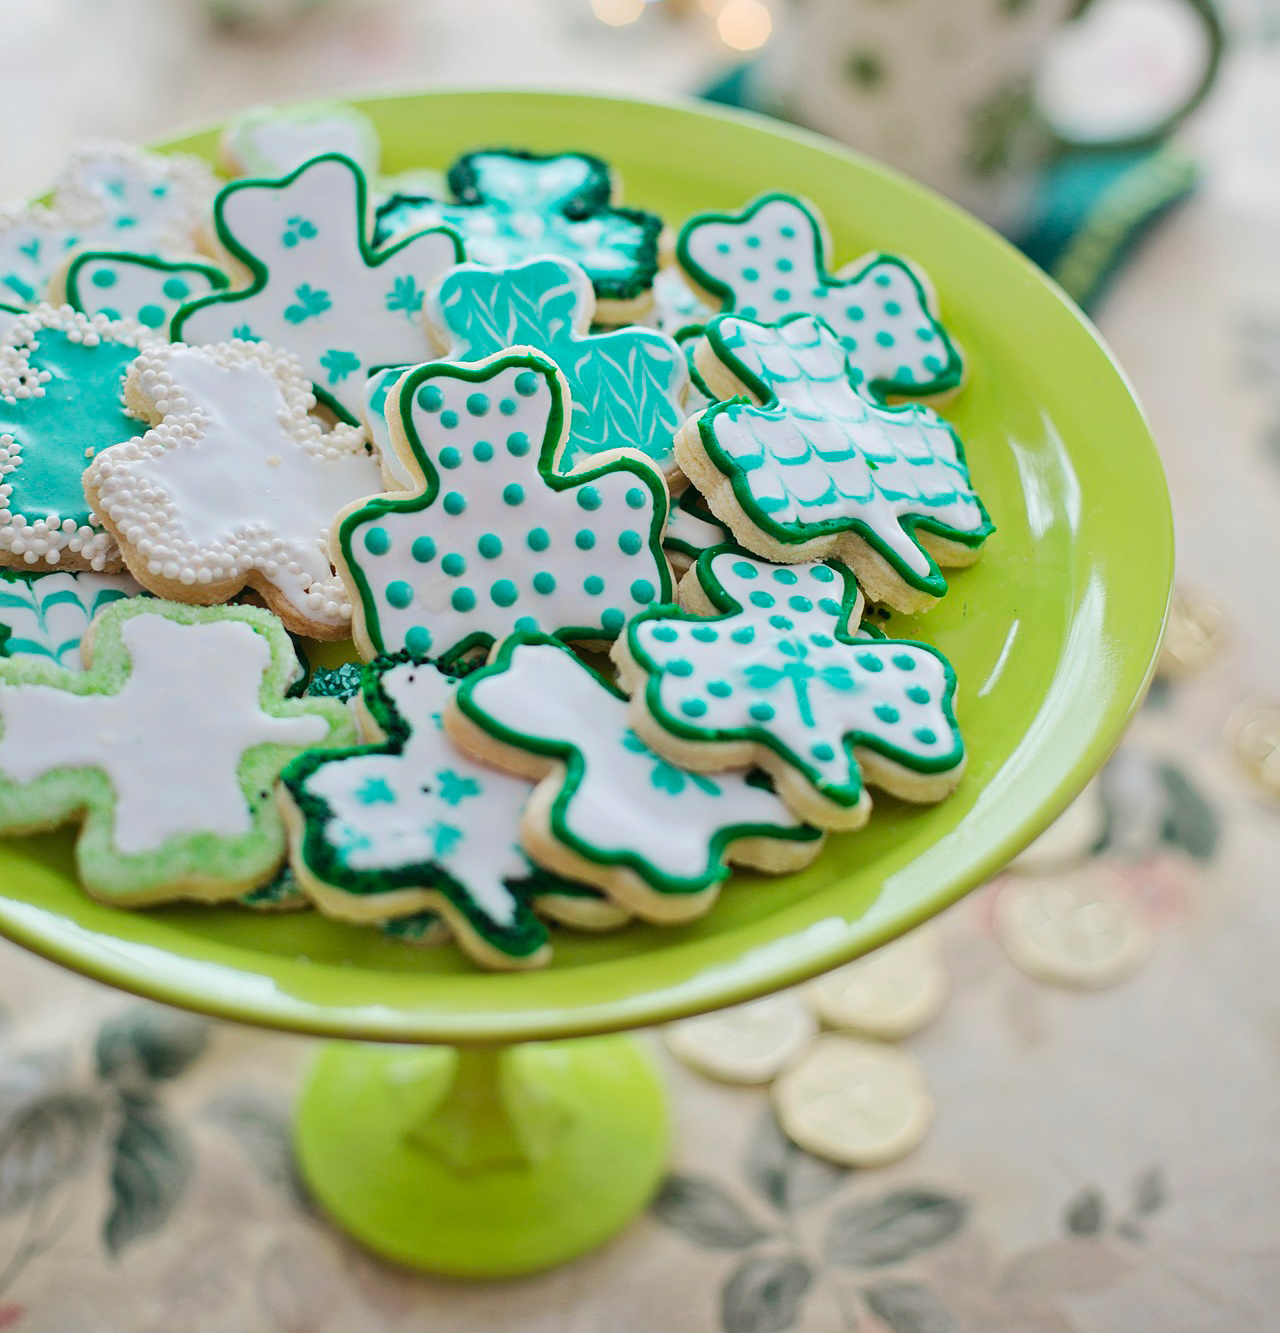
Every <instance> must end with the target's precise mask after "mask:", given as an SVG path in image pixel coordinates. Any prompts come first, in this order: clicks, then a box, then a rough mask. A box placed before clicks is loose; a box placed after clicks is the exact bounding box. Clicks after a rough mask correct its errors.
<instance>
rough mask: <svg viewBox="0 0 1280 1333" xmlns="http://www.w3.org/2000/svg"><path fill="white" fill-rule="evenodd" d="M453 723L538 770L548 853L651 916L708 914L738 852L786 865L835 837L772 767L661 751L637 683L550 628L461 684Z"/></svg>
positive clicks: (508, 642)
mask: <svg viewBox="0 0 1280 1333" xmlns="http://www.w3.org/2000/svg"><path fill="white" fill-rule="evenodd" d="M445 727H446V729H447V730H448V732H449V734H450V736H452V737H453V738H454V740H455V741H457V743H458V744H459V746H460V747H461V748H462V749H464V750H465V751H467V752H468V753H469V754H471V755H473V756H474V757H475V758H476V759H478V760H479V761H480V762H482V763H488V764H493V765H496V766H497V767H499V768H502V769H504V770H506V771H508V772H513V773H520V774H522V775H523V776H525V777H527V778H531V779H534V780H536V781H537V782H538V786H537V789H536V790H535V791H534V794H533V796H532V797H531V798H530V800H529V802H528V804H527V805H526V806H525V808H524V814H523V815H522V817H521V821H520V837H521V842H522V843H523V846H524V848H525V850H526V851H527V852H528V853H529V856H530V857H531V858H532V860H533V861H534V862H535V863H536V864H538V865H541V866H543V867H545V868H546V869H548V870H551V871H554V872H555V873H557V874H560V875H563V876H565V877H566V878H568V879H573V880H578V881H581V882H582V883H585V884H590V885H592V886H594V887H595V888H597V889H599V890H600V891H601V892H602V893H604V894H606V895H607V896H608V897H609V898H611V899H613V900H614V901H615V902H617V903H620V904H621V905H622V906H623V907H625V908H626V909H627V910H628V911H631V912H634V913H635V915H636V916H638V917H641V918H642V919H644V920H646V921H653V922H658V923H670V922H677V921H687V920H690V919H691V918H693V917H696V916H700V915H702V914H703V913H704V912H706V911H707V909H708V908H709V907H710V906H711V904H712V903H713V902H714V901H715V897H716V895H717V893H718V892H719V889H720V887H721V885H722V884H723V883H724V882H725V880H726V879H727V878H728V876H729V867H730V864H731V863H733V864H737V865H746V866H752V867H753V868H755V869H758V870H763V871H766V872H768V873H772V874H778V873H781V872H783V871H786V870H794V869H798V868H799V867H800V866H802V865H807V864H808V863H809V861H811V860H812V859H813V858H814V857H815V856H816V855H817V854H818V851H819V849H820V848H821V845H822V839H821V835H820V834H819V833H818V832H817V830H815V829H812V828H809V827H807V826H806V825H804V824H803V823H801V822H800V820H798V819H796V818H795V817H794V816H793V815H792V814H791V813H790V812H789V811H788V810H787V808H786V806H785V805H784V804H783V803H782V801H781V800H780V799H779V798H778V796H777V795H776V794H775V793H774V792H773V790H772V789H771V788H770V787H769V785H768V783H767V782H766V781H765V780H764V778H763V776H762V775H761V774H758V773H749V772H747V771H746V770H745V769H744V770H742V771H737V772H725V773H717V774H716V775H715V776H714V777H708V776H705V775H704V774H701V773H693V772H689V771H687V770H685V769H682V768H679V767H677V766H676V765H674V764H671V763H668V762H667V761H666V760H665V759H663V758H662V757H661V756H660V755H658V754H655V753H654V752H653V751H652V750H651V749H650V748H649V746H648V745H646V744H645V742H644V741H643V740H642V739H641V738H640V736H639V735H638V734H637V733H636V732H635V731H634V730H633V728H632V726H631V723H630V719H629V710H628V706H627V700H626V697H625V696H624V695H623V694H622V693H621V692H620V691H619V690H618V689H617V688H616V687H615V686H614V685H613V684H612V683H610V682H609V681H607V680H606V679H605V678H604V677H603V676H601V675H599V674H598V673H597V672H595V671H593V670H592V669H591V668H590V667H589V666H587V665H586V664H585V663H584V662H583V661H582V660H581V659H580V658H579V657H577V656H575V654H574V653H573V652H572V651H571V650H570V649H569V648H567V647H566V646H565V645H564V644H563V643H561V642H559V641H558V640H556V639H553V638H551V637H549V636H548V635H545V634H534V633H528V632H525V631H519V632H517V633H515V634H513V635H511V636H510V637H509V638H507V639H505V640H504V641H503V642H502V643H501V644H499V645H498V646H497V647H496V648H495V649H494V652H493V655H492V657H491V658H490V661H489V663H488V664H487V665H486V666H484V667H482V668H481V669H480V670H478V671H476V672H473V673H472V674H471V675H469V676H467V677H466V678H465V679H464V680H463V681H462V682H461V683H460V684H459V686H458V689H457V692H456V693H455V695H454V696H453V699H452V700H451V701H450V702H449V704H448V705H447V707H446V709H445Z"/></svg>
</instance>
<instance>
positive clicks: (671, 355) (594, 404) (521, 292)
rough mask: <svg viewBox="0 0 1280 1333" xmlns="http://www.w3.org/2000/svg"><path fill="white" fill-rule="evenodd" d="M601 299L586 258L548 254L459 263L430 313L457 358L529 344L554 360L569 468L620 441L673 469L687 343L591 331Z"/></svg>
mask: <svg viewBox="0 0 1280 1333" xmlns="http://www.w3.org/2000/svg"><path fill="white" fill-rule="evenodd" d="M595 304H596V303H595V297H594V296H593V295H592V292H591V280H590V278H588V277H587V275H586V273H585V272H584V271H583V269H582V268H581V267H580V266H579V265H577V264H574V263H572V262H570V261H568V260H564V259H552V258H542V259H531V260H528V261H526V262H525V263H523V264H511V265H506V266H503V267H498V268H486V267H485V266H484V265H482V264H460V265H459V266H458V267H457V268H455V269H454V270H453V271H452V272H450V273H446V274H445V276H444V277H443V278H442V279H441V280H440V282H439V283H438V284H437V285H436V286H435V287H434V288H432V290H431V293H430V294H429V296H428V298H427V307H426V314H427V320H428V322H429V324H430V326H431V329H432V331H433V333H435V334H436V336H437V337H438V339H439V341H440V342H441V343H442V345H443V346H444V348H445V355H446V356H447V357H448V358H449V359H450V360H451V361H482V360H483V359H484V358H485V357H487V356H492V355H493V354H494V353H495V352H501V351H503V350H504V349H505V348H508V347H532V348H533V349H534V350H535V351H538V352H543V353H545V354H546V355H547V356H548V357H550V358H551V360H552V361H554V362H555V363H556V365H557V366H558V367H559V368H560V371H561V373H562V374H563V375H564V377H565V381H566V382H567V384H568V385H569V392H570V393H571V394H572V395H573V416H572V419H571V420H570V423H569V437H568V439H567V440H566V441H565V446H564V450H563V452H562V453H561V455H560V460H559V464H558V466H559V468H560V470H561V471H562V472H572V471H573V470H574V468H576V467H578V466H580V465H581V464H583V463H591V462H595V461H599V460H600V458H601V456H608V455H609V454H612V453H613V452H614V451H615V450H617V449H638V450H639V451H640V452H641V453H642V454H644V455H645V456H646V457H647V458H651V459H652V460H653V461H654V462H655V463H656V464H657V465H658V467H659V468H661V469H662V471H663V472H664V473H671V472H674V471H675V457H674V454H673V453H672V444H671V441H672V438H673V436H674V435H675V433H676V431H677V429H678V428H679V426H680V423H681V422H682V421H683V420H684V416H685V414H684V411H683V410H682V408H681V399H682V397H683V395H684V389H685V384H686V382H687V380H688V371H687V370H686V368H685V360H684V353H683V352H682V351H681V350H680V348H679V347H678V346H677V345H676V343H675V342H674V341H673V340H672V339H671V338H669V337H667V335H666V334H665V333H659V332H658V331H657V330H656V329H644V328H637V327H634V326H633V327H631V328H624V329H613V330H610V331H609V332H607V333H588V331H587V330H588V329H589V328H590V327H591V322H592V318H593V315H594V312H595Z"/></svg>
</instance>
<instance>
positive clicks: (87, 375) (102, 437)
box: [0, 304, 152, 570]
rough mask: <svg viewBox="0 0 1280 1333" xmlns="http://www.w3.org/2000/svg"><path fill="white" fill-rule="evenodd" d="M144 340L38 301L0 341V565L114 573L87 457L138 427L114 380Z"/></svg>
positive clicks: (137, 329)
mask: <svg viewBox="0 0 1280 1333" xmlns="http://www.w3.org/2000/svg"><path fill="white" fill-rule="evenodd" d="M151 341H152V336H151V335H150V333H149V332H148V331H147V330H146V329H144V328H142V327H141V326H140V325H138V324H130V323H124V322H121V323H112V322H110V321H108V320H106V319H105V318H103V317H102V316H101V315H99V316H95V317H94V318H92V319H91V318H89V317H88V316H86V315H82V314H80V313H79V312H78V311H74V310H71V309H70V308H69V307H67V306H61V307H57V308H55V307H54V306H51V305H47V304H42V305H39V306H36V307H35V309H33V310H29V311H27V312H25V313H24V314H22V315H19V316H17V317H16V318H15V319H14V320H13V321H12V322H11V324H10V327H9V331H8V333H7V334H6V335H5V336H4V337H3V339H0V565H7V566H10V567H16V568H28V567H30V566H33V565H43V566H46V567H47V566H50V565H57V566H59V568H62V569H98V570H101V569H117V568H119V566H120V552H119V549H118V548H117V547H116V544H115V542H114V541H113V540H112V538H111V536H110V534H109V533H107V532H106V530H105V529H104V528H103V526H102V524H101V523H100V522H99V521H98V519H97V517H96V516H95V515H94V513H93V512H92V510H91V508H90V506H89V502H88V501H87V500H86V499H85V494H84V485H83V477H84V472H85V469H86V468H87V467H88V466H89V464H90V463H91V462H92V460H93V459H94V458H95V457H96V456H97V455H98V454H99V453H100V452H101V451H102V450H104V449H107V448H109V447H110V446H111V445H115V444H119V443H120V442H121V441H123V440H129V439H131V438H133V436H135V435H136V434H137V433H138V426H139V423H138V421H137V419H136V418H134V417H132V416H130V415H129V414H128V413H127V412H126V410H125V403H124V380H125V376H126V375H127V373H128V371H129V368H130V366H131V365H132V364H133V362H134V360H135V359H136V358H137V356H138V353H139V351H140V349H141V348H142V347H143V346H146V345H148V344H149V343H150V342H151Z"/></svg>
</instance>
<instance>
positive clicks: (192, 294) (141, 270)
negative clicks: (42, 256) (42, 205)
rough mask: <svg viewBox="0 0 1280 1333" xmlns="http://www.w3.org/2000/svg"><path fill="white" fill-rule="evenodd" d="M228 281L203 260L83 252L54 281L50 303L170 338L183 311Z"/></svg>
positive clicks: (98, 251)
mask: <svg viewBox="0 0 1280 1333" xmlns="http://www.w3.org/2000/svg"><path fill="white" fill-rule="evenodd" d="M228 281H229V279H228V277H227V275H226V273H224V272H223V270H222V269H220V268H218V266H217V265H216V264H209V263H206V262H204V261H202V260H195V259H157V258H155V257H154V256H152V255H139V254H133V253H131V252H129V251H124V250H84V251H79V252H77V254H76V255H75V257H74V258H73V259H72V260H71V262H70V263H69V264H68V265H67V267H66V269H65V270H64V271H63V272H62V273H60V274H59V275H57V276H56V277H55V278H54V280H53V283H52V293H51V299H52V300H53V301H54V302H55V303H56V302H61V301H65V302H66V303H67V304H68V305H69V306H71V307H72V308H73V309H75V310H81V311H83V312H84V313H85V314H86V315H103V316H105V317H106V318H107V319H131V320H137V322H138V323H139V324H142V325H143V326H144V327H146V328H148V329H154V330H155V331H156V333H157V334H159V335H160V336H161V337H165V338H167V337H168V336H169V325H170V322H171V321H172V319H173V317H174V315H175V314H177V312H178V310H179V309H180V308H181V307H182V306H183V305H185V304H186V303H187V302H188V301H191V300H194V299H195V298H196V297H199V296H207V295H208V294H209V293H210V292H218V291H222V290H223V289H224V288H225V287H226V286H227V283H228Z"/></svg>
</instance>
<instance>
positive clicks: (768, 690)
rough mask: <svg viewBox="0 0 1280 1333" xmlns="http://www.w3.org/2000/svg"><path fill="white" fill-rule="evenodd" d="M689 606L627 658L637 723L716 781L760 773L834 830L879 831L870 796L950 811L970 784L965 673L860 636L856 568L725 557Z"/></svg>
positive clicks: (719, 555)
mask: <svg viewBox="0 0 1280 1333" xmlns="http://www.w3.org/2000/svg"><path fill="white" fill-rule="evenodd" d="M680 600H681V603H682V605H683V606H684V607H685V608H686V609H685V610H683V611H680V612H676V613H672V612H671V611H670V610H669V609H668V608H665V607H659V608H655V609H654V610H652V611H649V612H645V613H643V614H641V615H640V616H638V617H637V618H636V619H634V620H633V621H631V623H630V624H629V625H628V626H627V630H626V633H625V635H624V636H623V637H622V638H620V639H619V640H618V641H617V643H616V644H615V645H614V651H613V657H614V662H615V664H616V665H617V667H618V671H619V678H620V679H621V681H622V683H623V685H624V686H625V687H626V688H627V689H628V690H630V691H631V693H632V695H633V698H632V702H631V710H630V718H631V722H632V725H633V726H634V727H635V730H636V733H637V735H639V736H641V737H643V739H644V740H645V741H646V742H647V743H648V744H649V745H651V746H652V747H653V748H654V749H655V750H656V751H657V752H658V753H659V754H662V755H664V756H666V757H667V758H668V759H670V760H671V761H672V762H673V763H679V764H683V765H685V766H686V767H688V768H690V769H696V770H700V771H704V772H713V773H714V772H717V771H718V770H719V769H721V768H723V767H728V766H731V765H741V764H758V765H760V767H762V768H764V769H765V770H767V771H768V772H769V774H770V775H771V776H772V777H773V779H774V781H775V782H776V783H777V786H778V793H779V795H780V796H781V797H782V799H783V800H784V801H786V803H787V805H788V806H790V808H791V809H792V810H793V811H794V812H795V814H796V815H797V816H798V817H800V818H802V819H805V820H807V821H808V822H809V823H811V824H816V825H818V826H819V827H822V828H833V829H853V828H859V827H860V826H861V825H862V824H864V823H865V822H866V821H867V818H868V817H869V815H870V813H871V800H870V797H869V796H868V795H867V792H866V786H865V785H864V784H870V785H872V786H877V787H881V788H883V789H884V790H885V791H888V792H891V793H892V794H893V795H895V796H899V797H901V798H903V799H904V800H909V801H937V800H940V799H941V798H942V797H943V796H945V795H947V794H948V793H949V792H950V791H951V790H952V789H953V788H954V787H955V785H956V783H957V782H959V780H960V777H961V774H962V773H963V771H964V745H963V743H962V741H961V739H960V732H959V729H958V728H957V726H956V721H955V713H954V707H953V705H954V700H955V688H956V680H955V675H954V673H953V672H952V670H951V666H950V664H949V663H948V662H947V660H946V658H944V657H943V656H942V654H941V653H940V652H938V651H937V649H935V648H931V647H929V646H928V645H926V644H922V643H910V642H907V641H905V640H894V639H885V638H858V637H857V636H856V633H855V631H856V627H857V620H858V616H859V615H860V613H861V607H862V598H861V594H860V593H859V591H858V587H857V584H856V583H855V582H854V580H853V577H852V575H850V574H849V572H848V571H847V570H845V569H843V568H842V567H840V566H838V565H837V566H834V567H833V566H831V565H824V564H818V563H811V564H804V565H782V566H779V565H771V564H768V563H766V562H765V561H763V560H757V559H754V558H752V557H750V556H747V555H745V554H744V553H743V552H742V551H740V550H738V549H737V548H736V547H732V546H724V547H719V548H716V549H714V550H711V551H708V552H706V553H704V554H703V555H702V556H700V557H699V559H698V562H697V564H696V565H695V566H694V567H693V569H691V570H690V571H689V573H688V574H686V575H685V577H684V579H683V580H682V581H681V585H680Z"/></svg>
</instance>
